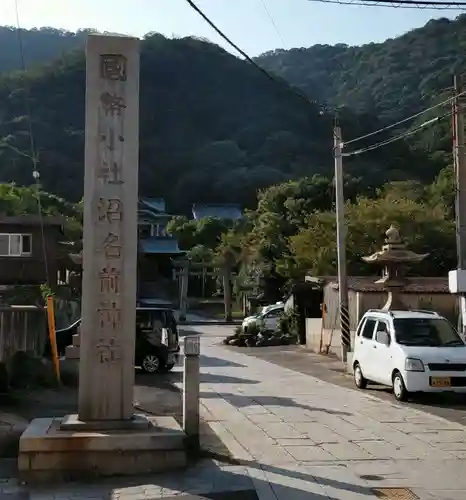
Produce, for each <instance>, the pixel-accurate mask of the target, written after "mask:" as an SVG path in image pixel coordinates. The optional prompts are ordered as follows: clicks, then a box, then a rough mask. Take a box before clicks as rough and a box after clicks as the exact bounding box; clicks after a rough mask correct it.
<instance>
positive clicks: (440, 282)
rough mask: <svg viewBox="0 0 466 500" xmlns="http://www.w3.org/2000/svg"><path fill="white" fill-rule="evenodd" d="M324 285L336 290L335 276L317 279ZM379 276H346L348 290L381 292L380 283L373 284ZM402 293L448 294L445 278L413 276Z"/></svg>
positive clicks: (407, 279) (407, 281)
mask: <svg viewBox="0 0 466 500" xmlns="http://www.w3.org/2000/svg"><path fill="white" fill-rule="evenodd" d="M319 278H320V279H322V280H323V281H324V282H325V283H328V284H330V285H331V286H334V287H335V288H338V278H336V277H335V276H322V277H319ZM379 279H380V276H348V289H349V290H354V291H355V292H382V291H383V290H384V286H383V284H382V283H375V281H377V280H379ZM403 293H450V291H449V288H448V278H447V277H443V276H440V277H428V276H427V277H426V276H419V277H418V276H413V277H409V278H406V285H405V287H404V289H403Z"/></svg>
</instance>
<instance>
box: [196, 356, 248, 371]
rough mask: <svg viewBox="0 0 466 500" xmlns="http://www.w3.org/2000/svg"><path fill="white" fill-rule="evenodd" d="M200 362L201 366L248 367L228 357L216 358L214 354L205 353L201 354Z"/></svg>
mask: <svg viewBox="0 0 466 500" xmlns="http://www.w3.org/2000/svg"><path fill="white" fill-rule="evenodd" d="M200 363H201V367H209V368H213V367H215V368H217V367H218V368H221V367H226V366H229V367H232V368H246V365H241V364H239V363H235V362H234V361H229V360H227V359H221V358H214V357H213V356H206V355H205V354H201V355H200Z"/></svg>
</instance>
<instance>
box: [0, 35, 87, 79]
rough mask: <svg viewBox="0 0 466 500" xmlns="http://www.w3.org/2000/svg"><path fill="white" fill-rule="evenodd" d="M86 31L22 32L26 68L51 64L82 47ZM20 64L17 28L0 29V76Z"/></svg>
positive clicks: (19, 66) (18, 66) (17, 67)
mask: <svg viewBox="0 0 466 500" xmlns="http://www.w3.org/2000/svg"><path fill="white" fill-rule="evenodd" d="M89 31H91V30H81V31H78V32H77V33H71V32H69V31H65V30H58V29H54V28H40V29H31V30H25V29H22V30H21V41H22V44H23V48H24V60H25V61H24V62H25V64H26V66H27V67H32V66H35V65H38V64H44V63H47V62H51V61H53V60H54V59H57V58H58V57H60V56H61V55H62V54H64V53H65V52H69V51H70V50H74V49H76V48H80V47H82V46H83V45H84V41H85V38H86V35H87V33H88V32H89ZM21 65H22V61H21V51H20V44H19V41H18V31H17V29H16V28H12V27H9V26H0V73H1V72H4V71H12V70H16V69H20V68H21Z"/></svg>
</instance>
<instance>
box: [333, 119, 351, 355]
mask: <svg viewBox="0 0 466 500" xmlns="http://www.w3.org/2000/svg"><path fill="white" fill-rule="evenodd" d="M342 143H343V140H342V137H341V128H340V127H339V126H335V127H334V129H333V154H334V157H335V192H336V196H335V209H336V219H337V252H338V290H339V295H340V330H341V360H342V361H343V363H345V364H346V362H347V359H348V351H351V332H350V321H349V311H348V276H347V273H346V225H345V200H344V197H343V159H342V154H341V148H342Z"/></svg>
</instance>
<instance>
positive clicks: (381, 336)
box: [375, 331, 390, 346]
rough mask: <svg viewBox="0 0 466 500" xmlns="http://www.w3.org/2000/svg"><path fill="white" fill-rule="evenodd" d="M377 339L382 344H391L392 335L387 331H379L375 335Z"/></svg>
mask: <svg viewBox="0 0 466 500" xmlns="http://www.w3.org/2000/svg"><path fill="white" fill-rule="evenodd" d="M375 340H377V342H379V343H380V344H384V345H386V346H389V345H390V335H389V334H388V332H385V331H378V332H377V333H376V335H375Z"/></svg>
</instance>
